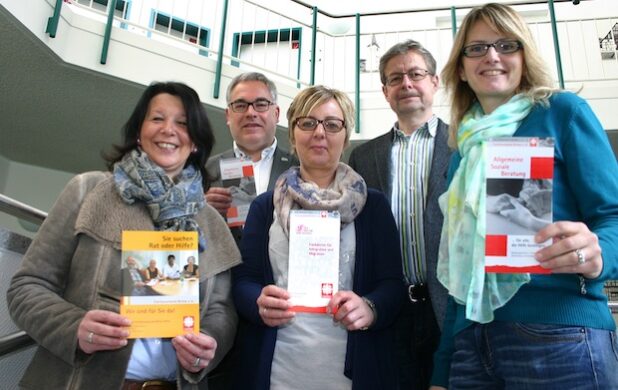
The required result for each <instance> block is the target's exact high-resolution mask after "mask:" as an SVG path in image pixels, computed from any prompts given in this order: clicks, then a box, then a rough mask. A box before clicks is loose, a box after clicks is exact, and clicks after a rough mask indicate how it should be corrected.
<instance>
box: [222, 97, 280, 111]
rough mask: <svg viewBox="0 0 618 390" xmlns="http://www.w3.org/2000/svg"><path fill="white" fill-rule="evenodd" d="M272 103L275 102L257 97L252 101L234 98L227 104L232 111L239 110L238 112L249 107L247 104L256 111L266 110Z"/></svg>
mask: <svg viewBox="0 0 618 390" xmlns="http://www.w3.org/2000/svg"><path fill="white" fill-rule="evenodd" d="M273 104H275V103H273V102H271V101H270V100H266V99H258V100H255V101H253V102H248V101H245V100H236V101H233V102H231V103H230V104H229V106H230V108H231V109H232V111H234V112H240V113H242V112H247V110H248V109H249V106H251V107H253V109H254V110H255V111H257V112H266V111H268V109H269V108H270V106H272V105H273Z"/></svg>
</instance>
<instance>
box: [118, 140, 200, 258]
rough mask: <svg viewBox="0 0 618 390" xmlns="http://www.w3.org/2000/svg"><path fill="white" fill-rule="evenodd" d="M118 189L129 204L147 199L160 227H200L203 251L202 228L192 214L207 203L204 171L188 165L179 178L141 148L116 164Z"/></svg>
mask: <svg viewBox="0 0 618 390" xmlns="http://www.w3.org/2000/svg"><path fill="white" fill-rule="evenodd" d="M114 182H115V183H116V190H117V191H118V194H119V195H120V197H121V198H122V200H123V201H124V202H125V203H126V204H133V203H134V202H135V201H142V202H144V203H146V206H147V207H148V211H149V212H150V216H151V217H152V220H153V222H154V224H155V227H156V228H157V230H163V231H197V232H198V237H199V250H200V252H201V251H203V250H204V249H205V248H206V241H205V239H204V234H203V232H202V229H201V228H200V227H199V226H198V224H197V222H195V220H194V219H193V216H194V215H195V214H197V212H198V211H199V210H200V209H201V208H202V207H204V190H203V187H202V175H201V174H200V171H199V170H197V169H195V167H193V166H192V165H188V166H187V167H186V168H185V169H183V170H182V172H181V173H180V174H179V175H178V177H177V178H176V183H174V181H173V180H172V179H170V178H169V177H168V176H167V175H166V174H165V171H164V170H163V169H162V168H161V167H159V166H158V165H156V164H155V163H153V162H152V160H150V159H149V158H148V156H147V155H146V153H143V152H141V151H140V150H138V149H135V150H133V151H131V152H130V153H127V154H126V155H125V156H124V157H123V158H122V160H120V161H118V162H117V163H116V164H114Z"/></svg>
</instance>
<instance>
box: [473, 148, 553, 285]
mask: <svg viewBox="0 0 618 390" xmlns="http://www.w3.org/2000/svg"><path fill="white" fill-rule="evenodd" d="M485 146H486V157H487V159H486V161H487V165H486V173H487V176H486V178H487V183H486V184H487V186H486V198H485V201H486V203H485V205H486V209H485V217H486V227H487V228H486V236H485V271H486V272H493V273H548V270H546V269H544V268H542V267H541V266H540V265H539V263H538V262H537V261H536V260H535V259H534V253H535V252H536V251H537V250H539V249H541V248H543V247H545V246H547V245H549V244H550V243H551V241H550V240H548V241H546V242H544V243H535V242H534V235H535V234H536V233H537V232H538V231H539V230H540V229H542V228H543V227H545V226H547V225H548V224H550V223H551V222H552V179H553V170H554V141H553V139H551V138H544V139H540V138H524V137H510V138H494V139H490V140H489V141H487V142H486V144H485Z"/></svg>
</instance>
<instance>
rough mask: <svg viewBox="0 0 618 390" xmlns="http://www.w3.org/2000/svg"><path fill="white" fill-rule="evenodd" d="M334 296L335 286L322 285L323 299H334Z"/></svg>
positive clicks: (330, 284)
mask: <svg viewBox="0 0 618 390" xmlns="http://www.w3.org/2000/svg"><path fill="white" fill-rule="evenodd" d="M332 296H333V284H332V283H322V298H332Z"/></svg>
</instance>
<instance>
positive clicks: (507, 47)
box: [461, 39, 524, 58]
mask: <svg viewBox="0 0 618 390" xmlns="http://www.w3.org/2000/svg"><path fill="white" fill-rule="evenodd" d="M490 47H493V48H494V49H495V50H496V52H498V53H500V54H511V53H515V52H516V51H518V50H520V49H521V48H523V47H524V45H523V44H522V43H521V42H519V41H517V40H515V39H501V40H499V41H496V42H494V43H475V44H472V45H468V46H465V47H464V48H463V49H462V50H461V52H462V53H463V55H464V56H466V57H469V58H475V57H483V56H484V55H485V54H487V51H488V50H489V48H490Z"/></svg>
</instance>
